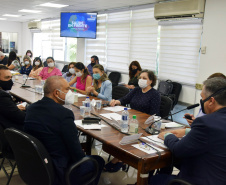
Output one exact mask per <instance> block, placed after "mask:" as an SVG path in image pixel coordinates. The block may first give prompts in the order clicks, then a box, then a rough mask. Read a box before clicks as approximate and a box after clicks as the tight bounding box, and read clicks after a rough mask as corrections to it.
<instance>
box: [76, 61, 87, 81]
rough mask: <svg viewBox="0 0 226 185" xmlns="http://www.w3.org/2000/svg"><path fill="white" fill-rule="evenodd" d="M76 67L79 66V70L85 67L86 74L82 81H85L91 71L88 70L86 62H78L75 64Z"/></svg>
mask: <svg viewBox="0 0 226 185" xmlns="http://www.w3.org/2000/svg"><path fill="white" fill-rule="evenodd" d="M75 67H76V68H77V69H79V70H81V71H82V70H83V69H84V72H83V73H84V76H83V78H82V79H81V81H82V82H85V79H86V77H87V76H88V75H89V71H88V69H87V68H86V67H85V66H84V64H83V63H82V62H77V63H76V64H75Z"/></svg>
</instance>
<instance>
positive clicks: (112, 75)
mask: <svg viewBox="0 0 226 185" xmlns="http://www.w3.org/2000/svg"><path fill="white" fill-rule="evenodd" d="M108 78H109V79H110V80H111V82H112V87H115V86H117V85H118V82H119V80H120V78H121V73H119V72H111V73H110V74H109V75H108Z"/></svg>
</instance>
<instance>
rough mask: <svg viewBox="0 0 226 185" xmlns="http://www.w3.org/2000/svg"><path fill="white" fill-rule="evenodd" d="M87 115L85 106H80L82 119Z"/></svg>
mask: <svg viewBox="0 0 226 185" xmlns="http://www.w3.org/2000/svg"><path fill="white" fill-rule="evenodd" d="M85 113H86V107H85V106H80V115H81V116H82V117H85Z"/></svg>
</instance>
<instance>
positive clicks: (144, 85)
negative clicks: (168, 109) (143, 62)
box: [104, 70, 161, 172]
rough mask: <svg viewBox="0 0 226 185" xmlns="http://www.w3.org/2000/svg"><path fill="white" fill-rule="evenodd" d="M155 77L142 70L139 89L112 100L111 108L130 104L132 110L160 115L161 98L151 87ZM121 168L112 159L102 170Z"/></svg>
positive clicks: (150, 72)
mask: <svg viewBox="0 0 226 185" xmlns="http://www.w3.org/2000/svg"><path fill="white" fill-rule="evenodd" d="M156 79H157V78H156V76H155V74H154V73H153V72H152V71H149V70H143V71H141V73H140V76H139V81H138V85H139V87H137V88H135V89H133V90H132V91H130V92H129V93H128V94H127V95H126V96H124V97H123V98H121V99H120V100H114V99H113V100H112V101H111V102H110V105H111V106H115V105H120V104H122V105H126V104H130V107H131V108H132V109H135V110H138V111H141V112H144V113H147V114H150V115H153V114H156V115H159V114H160V103H161V96H160V94H159V92H158V91H157V90H155V89H154V88H153V87H154V86H155V84H156ZM121 168H125V164H123V162H122V161H119V160H118V159H116V158H114V159H113V160H112V161H111V162H109V163H108V164H106V165H105V167H104V170H105V171H109V172H117V171H118V170H120V169H121Z"/></svg>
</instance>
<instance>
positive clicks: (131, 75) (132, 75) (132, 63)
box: [129, 61, 142, 80]
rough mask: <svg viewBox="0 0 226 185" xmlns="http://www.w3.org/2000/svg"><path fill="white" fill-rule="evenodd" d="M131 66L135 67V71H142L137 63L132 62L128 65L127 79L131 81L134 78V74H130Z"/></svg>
mask: <svg viewBox="0 0 226 185" xmlns="http://www.w3.org/2000/svg"><path fill="white" fill-rule="evenodd" d="M132 66H137V70H139V71H142V69H141V67H140V63H139V62H138V61H132V62H131V64H130V65H129V79H130V80H131V79H132V78H133V77H134V74H132Z"/></svg>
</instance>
